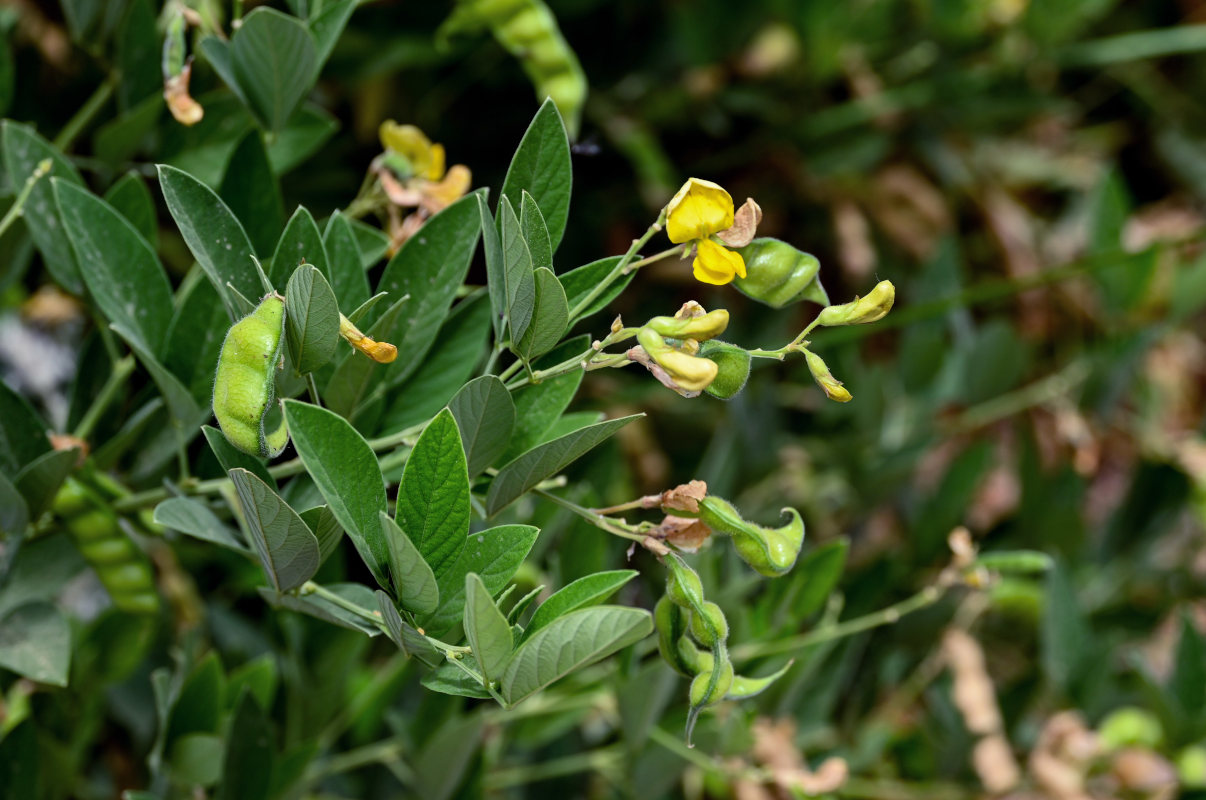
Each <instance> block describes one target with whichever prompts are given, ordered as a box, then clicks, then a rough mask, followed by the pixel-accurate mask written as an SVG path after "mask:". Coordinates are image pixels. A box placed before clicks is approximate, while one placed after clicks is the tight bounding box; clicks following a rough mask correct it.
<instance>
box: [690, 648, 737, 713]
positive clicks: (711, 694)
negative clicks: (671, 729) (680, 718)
mask: <svg viewBox="0 0 1206 800" xmlns="http://www.w3.org/2000/svg"><path fill="white" fill-rule="evenodd" d="M716 669H719V670H720V672H719V675H718V676H717V680H716V682H715V683H713V682H712V673H713V671H714V670H716ZM732 685H733V665H732V664H731V663H730V662H729V661H728V659H725V660H723V661H722V662H721V663H720V664H719V666H714V667H713V668H712V669H708V670H704V671H703V672H701V673H699V674H698V675H696V676H695V678H694V679H693V680H692V681H691V690H690V697H691V705H692V706H694V707H703V706H710V705H713V704H715V703H718V702H720V701H721V700H722V699H724V696H725V695H726V694H728V693H729V689H730V688H731V687H732ZM709 687H711V690H710V691H709Z"/></svg>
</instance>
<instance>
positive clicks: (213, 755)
mask: <svg viewBox="0 0 1206 800" xmlns="http://www.w3.org/2000/svg"><path fill="white" fill-rule="evenodd" d="M225 744H226V742H225V741H224V740H223V739H222V737H221V736H217V735H215V734H212V733H190V734H188V735H186V736H181V737H180V738H179V739H177V740H176V743H175V744H174V745H172V751H171V757H170V758H169V759H168V760H169V762H170V763H171V772H172V777H173V778H174V779H175V780H177V781H179V782H181V783H183V784H187V785H196V786H213V785H214V784H216V783H217V782H218V780H219V779H220V778H221V777H222V765H223V761H224V756H225V749H224V747H225Z"/></svg>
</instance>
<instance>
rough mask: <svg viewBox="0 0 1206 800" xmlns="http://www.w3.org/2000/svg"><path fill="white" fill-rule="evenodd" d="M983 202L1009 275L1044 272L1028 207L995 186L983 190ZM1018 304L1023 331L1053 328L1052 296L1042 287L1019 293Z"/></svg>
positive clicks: (1035, 333)
mask: <svg viewBox="0 0 1206 800" xmlns="http://www.w3.org/2000/svg"><path fill="white" fill-rule="evenodd" d="M980 202H981V207H982V208H983V210H984V218H985V221H986V222H987V223H988V228H989V230H990V231H992V234H993V238H994V239H995V240H996V242H997V245H998V246H999V247H1000V248H1001V254H1002V256H1004V260H1005V272H1006V274H1007V275H1009V277H1010V278H1011V279H1013V280H1025V279H1027V278H1032V277H1033V276H1035V275H1037V274H1038V273H1039V272H1040V271H1042V261H1041V259H1040V258H1039V253H1038V234H1037V232H1036V230H1035V221H1034V219H1033V218H1032V217H1031V215H1030V213H1029V212H1028V211H1027V210H1026V208H1025V207H1023V206H1022V205H1021V204H1020V203H1018V202H1017V201H1016V200H1015V199H1014V198H1013V197H1012V196H1011V195H1010V194H1009V193H1007V192H1006V191H1004V190H1003V189H1000V188H998V187H995V186H990V187H988V188H986V189H985V190H984V195H983V197H982V198H981V201H980ZM1017 303H1018V306H1019V310H1020V312H1021V331H1022V332H1023V334H1025V335H1029V336H1036V337H1037V336H1043V335H1045V334H1046V333H1047V331H1048V330H1049V328H1050V295H1049V294H1048V293H1047V292H1046V291H1045V290H1042V289H1031V290H1030V291H1028V292H1022V293H1021V294H1019V295H1018V298H1017Z"/></svg>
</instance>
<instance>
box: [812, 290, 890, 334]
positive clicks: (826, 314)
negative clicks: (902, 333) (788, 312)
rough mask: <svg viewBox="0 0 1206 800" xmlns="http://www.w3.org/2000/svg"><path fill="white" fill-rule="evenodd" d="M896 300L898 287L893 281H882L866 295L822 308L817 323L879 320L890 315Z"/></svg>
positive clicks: (842, 323)
mask: <svg viewBox="0 0 1206 800" xmlns="http://www.w3.org/2000/svg"><path fill="white" fill-rule="evenodd" d="M894 302H896V287H895V286H893V285H892V281H880V282H879V283H877V284H875V288H874V289H872V290H871V291H870V292H869V293H868V294H867V296H866V297H860V298H858V299H856V300H854V301H852V302H849V303H842V304H841V305H838V306H829V307H827V308H823V309H821V313H820V314H817V324H818V325H824V326H826V327H834V326H837V325H866V324H867V323H868V322H877V321H879V320H881V319H883V318H884V317H886V316H888V312H889V311H891V310H892V304H893V303H894Z"/></svg>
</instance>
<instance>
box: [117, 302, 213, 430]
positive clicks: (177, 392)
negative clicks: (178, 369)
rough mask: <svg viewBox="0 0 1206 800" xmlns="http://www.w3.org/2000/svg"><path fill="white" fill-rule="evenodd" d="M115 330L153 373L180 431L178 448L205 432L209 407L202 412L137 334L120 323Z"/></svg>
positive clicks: (152, 376) (174, 424)
mask: <svg viewBox="0 0 1206 800" xmlns="http://www.w3.org/2000/svg"><path fill="white" fill-rule="evenodd" d="M111 327H112V328H113V330H114V331H115V332H116V333H117V335H118V336H120V337H121V338H122V339H123V340H125V342H126V344H127V345H129V346H130V349H131V350H133V351H134V355H136V356H137V357H138V360H139V361H141V362H142V365H143V366H144V367H146V370H147V372H149V373H151V380H153V381H154V382H155V385H156V386H157V387H158V388H159V393H160V394H162V395H163V400H164V402H165V403H166V404H167V407H168V414H169V416H170V417H171V419H172V425H173V427H174V428H175V429H176V439H177V444H178V445H184V444H187V443H188V442H190V441H192V438H193V437H194V436H196V435H197V432H198V431H200V430H201V429H200V427H199V426H200V425H201V423H203V422H205V421H206V420H207V419H209V416H210V410H209V406H208V405H207V406H206V407H205V408H202V407H201V406H200V405H198V404H197V401H196V400H194V399H193V395H192V393H191V392H189V390H188V389H187V388H186V387H185V386H184V384H182V383H180V381H179V380H178V379H177V378H176V376H175V375H173V374H172V373H170V372H168V370H167V367H165V366H163V364H161V363H159V360H158V359H157V358H155V356H154V354H153V353H151V352H150V351H149V350H147V349H146V348H145V347H144V346H143V344H142V342H141V341H140V340H139V339H138V338H137V335H136V334H135V333H133V332H132V331H129V330H128V329H126V327H125V326H124V325H121V324H119V323H114V324H113V325H112V326H111Z"/></svg>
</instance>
